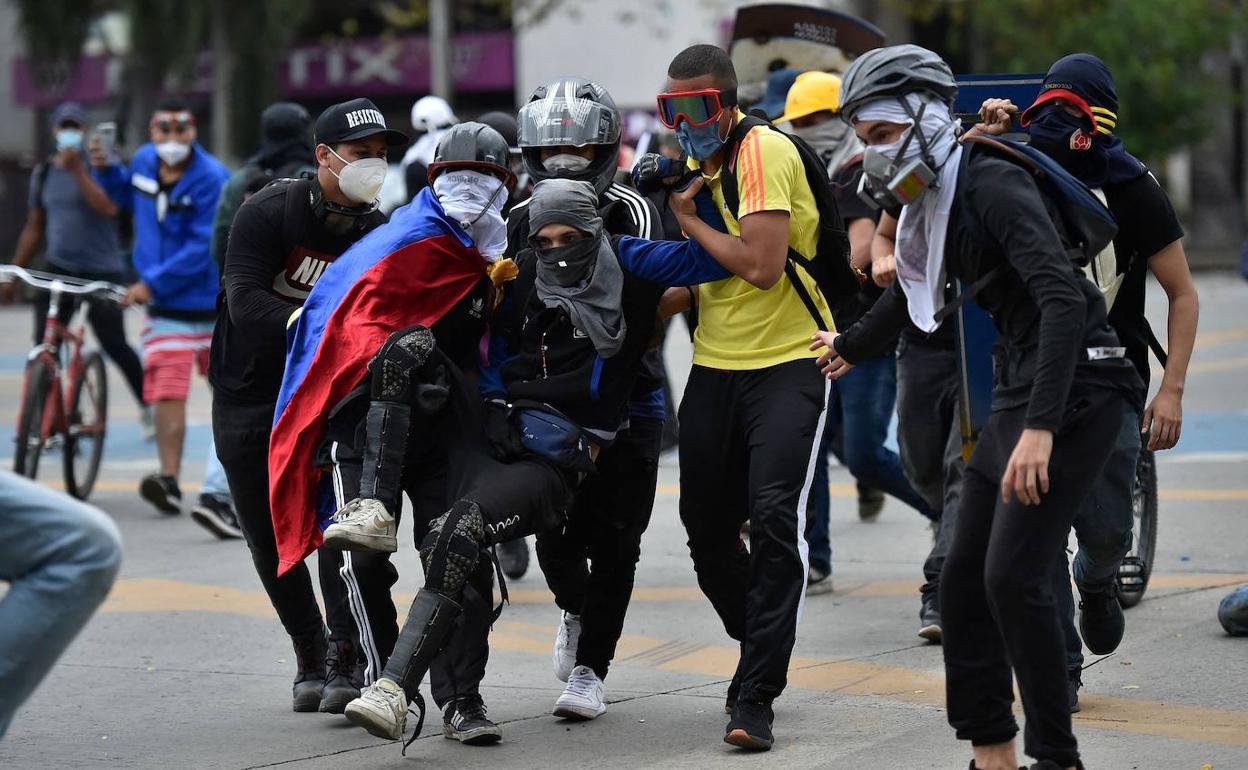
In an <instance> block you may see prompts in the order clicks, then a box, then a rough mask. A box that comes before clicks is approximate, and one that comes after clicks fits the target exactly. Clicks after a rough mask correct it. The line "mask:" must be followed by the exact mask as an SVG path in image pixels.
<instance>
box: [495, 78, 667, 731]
mask: <svg viewBox="0 0 1248 770" xmlns="http://www.w3.org/2000/svg"><path fill="white" fill-rule="evenodd" d="M519 117H520V121H519V122H520V146H521V149H522V152H523V155H524V162H525V167H526V168H527V169H528V172H529V176H530V177H532V178H533V179H535V180H537V181H539V182H540V181H542V180H544V179H573V180H580V181H584V182H588V183H590V184H592V185H593V186H594V193H595V195H596V196H597V207H598V216H599V218H600V219H602V223H603V230H604V232H605V233H607V235H608V236H615V235H629V236H636V237H639V238H646V239H650V240H658V239H661V238H662V237H663V233H662V230H661V225H660V224H659V216H658V211H657V210H655V208H654V205H653V204H652V203H651V202H650V201H648V200H647V199H645V198H644V197H643V196H642V195H641V194H640V193H638V192H637V191H636V190H634V189H632V188H630V187H627V186H625V185H622V184H619V183H617V182H615V181H613V179H614V176H615V172H616V166H617V156H618V154H619V146H620V115H619V110H618V109H617V108H616V106H615V101H614V100H613V99H612V98H611V95H610V94H609V93H608V92H607V91H606V89H604V88H602V87H601V86H599V85H598V84H597V83H594V82H591V81H587V80H583V79H580V78H563V79H560V80H556V81H552V82H550V83H546V84H543V85H541V86H538V88H536V89H535V90H534V91H533V93H532V94H531V95H530V96H529V100H528V102H526V103H525V105H524V106H523V107H521V108H520V116H519ZM507 225H508V228H507V229H508V231H509V239H508V240H509V244H508V250H509V252H512V253H517V254H521V256H517V261H519V262H520V263H521V265H522V266H523V264H524V261H525V259H528V260H533V259H536V258H537V257H536V255H535V253H534V252H533V251H532V249H531V247H530V245H529V229H530V228H529V209H528V207H527V206H523V205H522V206H519V207H517V208H516V209H515V210H514V212H513V214H512V216H511V219H510V220H509V221H508V223H507ZM525 309H526V308H525V304H524V303H523V302H512V303H511V304H510V306H509V307H505V308H504V310H510V311H511V314H510V315H508V314H507V313H504V314H503V317H501V318H499V319H497V320H496V321H495V323H494V328H495V329H497V330H502V333H501V334H500V333H498V332H496V333H495V335H494V341H495V342H496V344H498V345H501V346H506V345H507V344H510V345H511V346H513V349H514V346H516V345H517V344H518V338H519V328H520V326H521V325H522V322H523V319H522V318H521V317H520V316H519V315H517V314H519V313H522V312H524V311H525ZM662 382H663V375H662V361H661V360H660V354H659V349H658V347H657V346H656V347H654V349H652V350H650V351H648V352H647V353H646V355H645V357H644V358H643V364H642V370H641V372H640V373H638V375H637V380H636V384H635V385H634V392H633V394H632V396H631V398H630V401H629V408H628V414H627V415H626V416H625V419H624V422H623V424H621V425H620V429H619V432H618V434H617V435H616V437H615V440H614V441H613V442H611V444H610V445H609V446H607V447H605V448H604V449H603V450H602V453H601V455H600V456H599V457H598V460H597V463H596V468H597V471H598V472H597V474H596V475H594V476H592V477H591V478H588V479H586V480H585V481H584V483H582V484H581V485H580V486H579V487H578V488H577V490H576V495H575V501H574V503H573V506H572V509H571V510H570V511H569V513H568V521H567V524H566V525H565V526H564V527H563V528H562V529H560V530H557V531H555V530H552V531H548V532H541V533H539V534H538V536H537V548H536V550H537V556H538V561H539V562H540V564H541V566H542V572H543V574H545V576H546V584H547V586H549V587H550V590H551V592H552V593H553V594H554V595H555V604H556V606H558V607H559V609H560V611H561V612H560V623H559V629H558V631H557V632H556V636H555V649H554V655H553V663H554V669H555V676H556V677H557V678H558V679H559V680H560V681H563V682H566V683H567V687H566V688H565V689H564V692H563V694H562V695H560V697H559V698H558V699H557V700H556V702H555V707H554V713H555V715H556V716H568V717H573V718H595V717H597V716H599V715H600V714H602V713H603V712H604V711H605V710H606V703H605V700H604V698H605V692H606V690H605V686H604V685H603V680H604V679H605V678H606V675H607V669H608V667H609V666H610V663H611V659H612V658H613V657H614V656H615V646H616V643H617V642H618V641H619V638H620V634H621V633H622V632H623V628H624V616H625V614H626V613H627V612H628V603H629V599H630V598H631V596H632V590H633V576H634V574H635V572H636V568H637V560H638V559H639V558H640V556H641V538H642V535H643V534H644V533H645V531H646V527H647V526H649V523H650V514H651V511H652V510H653V508H654V495H655V487H656V485H657V483H658V470H659V451H660V447H661V442H662V435H663V419H664V413H665V405H664V395H663V390H662V387H663V386H662ZM495 408H499V407H498V406H497V405H495ZM515 542H519V543H523V542H524V541H522V540H521V541H515ZM504 545H506V544H504ZM502 549H503V546H500V548H499V550H500V551H502ZM500 558H501V554H500ZM503 566H504V568H506V563H505V562H504V565H503Z"/></svg>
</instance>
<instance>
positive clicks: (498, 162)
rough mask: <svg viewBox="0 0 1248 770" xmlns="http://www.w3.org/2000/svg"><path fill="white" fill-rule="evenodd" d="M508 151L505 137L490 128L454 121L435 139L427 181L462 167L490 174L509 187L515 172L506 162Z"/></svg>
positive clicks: (513, 185) (513, 181) (473, 123)
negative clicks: (435, 144)
mask: <svg viewBox="0 0 1248 770" xmlns="http://www.w3.org/2000/svg"><path fill="white" fill-rule="evenodd" d="M508 153H509V148H508V147H507V140H505V139H503V136H502V134H500V133H498V132H497V131H495V130H494V129H492V128H490V127H489V126H487V125H485V124H484V123H475V122H469V123H458V124H456V125H454V126H451V127H450V128H449V129H447V131H446V133H445V134H443V135H442V138H441V139H440V140H438V147H437V149H435V150H434V151H433V162H432V163H430V164H429V184H431V185H432V184H433V181H434V180H435V179H437V178H438V175H439V174H441V173H442V172H443V171H447V170H450V169H456V168H463V169H468V170H470V171H484V172H487V173H492V174H494V175H495V176H497V177H498V178H499V179H502V180H503V183H504V184H506V185H507V188H508V189H511V188H512V187H515V185H516V175H515V174H513V173H512V172H511V168H510V167H509V164H508V162H507V161H508Z"/></svg>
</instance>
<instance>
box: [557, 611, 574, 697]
mask: <svg viewBox="0 0 1248 770" xmlns="http://www.w3.org/2000/svg"><path fill="white" fill-rule="evenodd" d="M580 641H581V616H580V615H573V614H572V613H570V612H565V613H563V618H562V619H561V620H560V621H559V630H558V631H557V632H556V633H555V655H554V661H553V662H554V666H555V676H556V677H558V678H559V681H560V682H566V681H568V677H569V676H571V675H572V669H573V668H575V667H576V648H577V646H578V645H579V644H580Z"/></svg>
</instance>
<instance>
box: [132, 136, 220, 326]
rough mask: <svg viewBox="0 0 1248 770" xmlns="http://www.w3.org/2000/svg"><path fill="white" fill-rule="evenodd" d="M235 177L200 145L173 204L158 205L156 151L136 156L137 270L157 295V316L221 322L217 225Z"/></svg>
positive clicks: (147, 147) (146, 148) (149, 148)
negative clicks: (214, 256) (214, 253)
mask: <svg viewBox="0 0 1248 770" xmlns="http://www.w3.org/2000/svg"><path fill="white" fill-rule="evenodd" d="M229 176H230V172H229V170H228V169H226V167H225V166H223V165H221V162H220V161H218V160H217V159H216V158H214V157H213V156H212V155H211V154H210V153H209V152H208V151H207V150H205V149H204V148H203V147H201V146H200V145H199V144H195V145H194V148H193V150H192V152H191V162H190V165H188V166H187V168H186V171H185V172H184V173H183V174H182V178H181V179H179V180H178V181H177V184H175V185H174V186H173V189H172V190H170V191H169V195H168V205H167V206H158V197H159V196H158V193H159V192H160V158H159V156H157V155H156V146H155V145H153V144H150V143H149V144H145V145H143V146H142V147H140V148H139V149H138V151H137V152H136V153H135V154H134V159H133V160H132V161H131V162H130V188H131V192H132V193H133V194H134V268H135V270H137V271H138V273H139V277H140V278H141V279H142V280H143V282H144V283H146V284H147V285H148V286H149V287H150V288H151V290H152V303H151V307H150V312H151V314H152V315H157V316H158V315H162V314H163V315H173V316H179V317H199V316H202V317H204V318H205V319H206V318H215V317H216V306H217V290H218V288H219V283H220V275H219V274H218V273H217V265H216V263H215V262H214V261H213V259H212V250H211V244H212V221H213V216H214V215H215V214H216V210H217V201H218V199H219V198H220V197H221V188H222V187H223V186H224V185H225V182H226V180H227V179H229ZM160 210H163V214H164V217H163V219H161V218H160V216H159V214H160Z"/></svg>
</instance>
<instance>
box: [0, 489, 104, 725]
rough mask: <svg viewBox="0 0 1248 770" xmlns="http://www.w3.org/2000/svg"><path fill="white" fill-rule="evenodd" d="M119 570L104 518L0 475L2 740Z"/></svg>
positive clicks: (62, 497)
mask: <svg viewBox="0 0 1248 770" xmlns="http://www.w3.org/2000/svg"><path fill="white" fill-rule="evenodd" d="M120 568H121V535H120V534H119V533H118V532H117V526H116V525H115V524H113V520H112V519H110V518H108V516H106V515H105V514H104V512H103V511H100V510H99V509H97V508H93V507H92V506H90V505H87V504H85V503H80V502H78V501H77V500H75V499H73V498H72V497H69V496H68V495H63V494H60V493H58V492H53V491H52V490H50V489H47V488H46V487H41V486H39V485H38V484H36V483H34V482H33V481H29V480H27V479H24V478H22V477H20V476H17V475H15V474H13V473H10V472H8V471H0V581H4V582H6V583H8V584H9V590H8V592H7V593H6V594H5V595H4V598H3V599H0V649H3V650H4V655H0V738H3V737H4V734H5V732H6V731H7V730H8V729H9V723H10V722H12V721H13V712H15V711H16V710H17V707H18V706H20V705H22V702H23V701H25V700H26V699H27V698H28V697H30V694H31V693H32V692H34V691H35V688H36V687H38V686H39V682H40V681H42V680H43V678H44V677H45V676H47V674H48V672H49V671H51V670H52V666H53V665H54V664H55V663H56V660H57V658H59V657H61V653H63V652H65V648H66V647H68V646H69V643H70V642H72V641H73V640H74V637H75V636H77V635H78V632H79V631H81V630H82V627H83V626H85V625H86V624H87V621H88V620H90V619H91V615H92V614H93V613H94V612H95V610H96V608H97V607H99V606H100V603H101V602H103V601H104V597H105V596H107V595H108V591H109V589H110V588H112V586H113V581H114V580H115V579H116V578H117V571H118V570H119V569H120Z"/></svg>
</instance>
